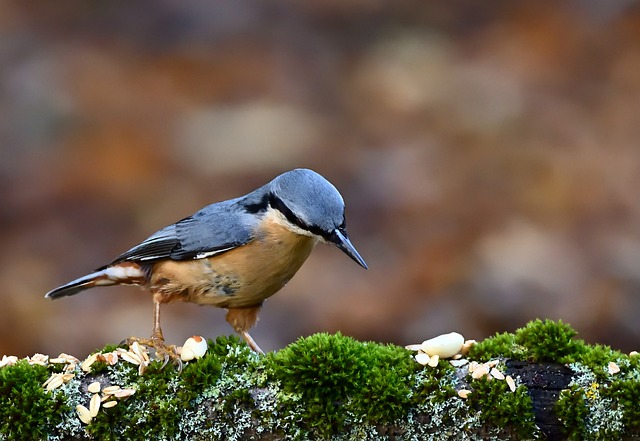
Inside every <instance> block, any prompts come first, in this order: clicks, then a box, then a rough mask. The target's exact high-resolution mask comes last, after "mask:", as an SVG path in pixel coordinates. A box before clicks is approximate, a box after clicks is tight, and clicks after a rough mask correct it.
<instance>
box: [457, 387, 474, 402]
mask: <svg viewBox="0 0 640 441" xmlns="http://www.w3.org/2000/svg"><path fill="white" fill-rule="evenodd" d="M470 393H471V391H470V390H469V389H460V390H459V391H458V396H459V397H460V398H463V399H465V400H466V399H467V397H468V396H469V394H470Z"/></svg>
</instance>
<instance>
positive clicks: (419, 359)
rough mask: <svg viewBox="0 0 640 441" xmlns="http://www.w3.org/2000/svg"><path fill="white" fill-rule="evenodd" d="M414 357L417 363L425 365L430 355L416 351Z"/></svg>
mask: <svg viewBox="0 0 640 441" xmlns="http://www.w3.org/2000/svg"><path fill="white" fill-rule="evenodd" d="M414 358H415V359H416V361H417V362H418V363H420V364H421V365H422V366H426V365H427V364H429V359H430V358H431V357H429V356H428V355H427V354H425V353H424V352H418V353H417V354H416V355H415V356H414Z"/></svg>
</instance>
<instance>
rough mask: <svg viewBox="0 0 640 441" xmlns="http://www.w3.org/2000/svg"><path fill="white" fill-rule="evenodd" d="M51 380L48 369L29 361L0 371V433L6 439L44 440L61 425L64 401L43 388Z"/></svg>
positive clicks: (20, 362)
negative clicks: (43, 384)
mask: <svg viewBox="0 0 640 441" xmlns="http://www.w3.org/2000/svg"><path fill="white" fill-rule="evenodd" d="M48 377H49V372H48V370H47V368H45V367H44V366H38V365H35V366H30V365H29V363H28V362H27V361H26V360H21V361H19V362H18V363H16V364H15V365H13V366H8V367H4V368H2V369H0V397H2V400H0V434H2V435H4V437H5V438H6V439H11V440H34V439H45V438H46V437H47V435H48V433H50V432H51V431H52V430H53V428H54V427H55V426H56V425H58V424H60V423H61V422H62V416H61V414H62V413H63V412H64V411H65V410H67V409H66V407H65V404H64V399H63V398H62V397H61V396H60V395H59V394H58V393H49V392H47V391H46V390H45V389H44V388H43V387H42V383H43V382H44V381H45V380H46V379H47V378H48Z"/></svg>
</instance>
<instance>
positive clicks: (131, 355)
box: [121, 352, 140, 365]
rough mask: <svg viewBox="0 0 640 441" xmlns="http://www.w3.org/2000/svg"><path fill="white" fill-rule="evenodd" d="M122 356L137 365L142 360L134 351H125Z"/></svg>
mask: <svg viewBox="0 0 640 441" xmlns="http://www.w3.org/2000/svg"><path fill="white" fill-rule="evenodd" d="M121 356H122V359H123V360H126V361H128V362H129V363H132V364H135V365H138V364H140V360H139V359H138V356H137V355H136V354H134V353H133V352H125V353H124V354H121Z"/></svg>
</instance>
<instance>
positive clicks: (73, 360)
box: [58, 352, 80, 364]
mask: <svg viewBox="0 0 640 441" xmlns="http://www.w3.org/2000/svg"><path fill="white" fill-rule="evenodd" d="M58 358H64V359H65V360H67V363H76V364H78V363H80V360H78V359H77V358H76V357H74V356H73V355H69V354H65V353H64V352H62V353H61V354H60V355H58Z"/></svg>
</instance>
